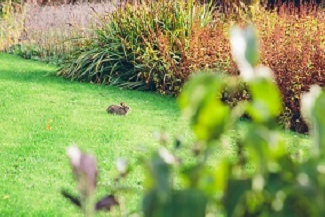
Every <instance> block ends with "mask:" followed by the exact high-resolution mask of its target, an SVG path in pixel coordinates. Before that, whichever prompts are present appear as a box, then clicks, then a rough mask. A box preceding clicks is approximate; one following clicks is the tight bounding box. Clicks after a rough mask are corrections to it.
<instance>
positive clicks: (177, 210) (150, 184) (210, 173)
mask: <svg viewBox="0 0 325 217" xmlns="http://www.w3.org/2000/svg"><path fill="white" fill-rule="evenodd" d="M231 45H232V54H233V58H234V60H235V62H236V63H237V65H238V68H239V70H240V72H241V78H240V79H242V80H244V81H245V82H246V83H247V85H248V90H249V91H250V94H251V96H252V100H251V101H249V102H247V101H242V102H240V103H239V104H238V105H237V106H235V107H233V108H231V107H229V106H228V105H226V104H224V103H223V102H222V98H221V97H220V96H221V93H222V90H223V89H224V87H225V86H227V87H228V88H231V89H236V88H238V79H239V78H236V77H227V76H224V75H213V74H200V75H197V76H194V77H193V78H192V79H190V81H189V82H188V83H187V84H186V85H185V87H184V90H183V92H182V93H181V95H180V97H179V100H178V101H179V105H180V107H181V109H182V111H183V114H184V115H185V116H186V117H187V118H188V120H189V121H190V126H191V128H192V130H193V132H194V134H195V138H196V141H195V142H194V145H193V149H192V150H193V152H192V157H193V159H195V160H194V161H191V162H186V161H184V160H183V159H182V156H181V155H180V153H181V152H182V149H181V147H182V144H181V142H180V141H178V142H176V146H175V147H174V148H175V150H174V151H173V152H170V151H168V149H166V148H165V147H161V148H159V149H158V150H157V151H154V152H153V154H152V156H151V158H150V159H146V158H145V159H143V165H144V167H145V169H146V171H147V173H146V179H145V185H144V192H143V193H144V196H143V199H142V212H143V214H144V216H146V217H156V216H177V217H186V216H193V217H201V216H202V217H203V216H206V215H212V216H219V215H224V216H229V217H231V216H232V217H234V216H235V217H239V216H315V217H318V216H323V215H324V214H325V209H324V206H323V204H324V202H325V195H324V187H325V179H324V177H325V173H324V163H323V162H324V156H325V155H324V153H325V149H324V148H325V147H324V146H325V117H324V115H323V114H322V112H323V108H324V106H325V91H322V89H321V88H320V87H319V86H313V87H312V88H311V90H310V92H309V93H306V94H304V95H303V96H302V101H301V103H302V109H303V110H302V113H303V114H304V115H305V118H306V120H307V122H308V123H309V124H310V127H311V129H312V132H313V136H314V137H313V138H314V140H313V142H314V143H313V144H312V146H311V147H310V148H311V150H312V151H311V155H310V156H308V157H305V158H303V157H302V156H301V153H299V152H298V153H297V155H294V156H293V155H292V154H290V152H289V151H288V149H287V147H286V144H285V141H284V140H283V139H282V138H281V136H280V134H279V131H278V130H279V129H278V127H277V126H278V125H277V120H276V119H277V116H278V115H279V114H280V112H281V109H282V99H281V95H280V91H279V90H278V88H277V86H276V84H275V81H274V77H273V76H274V75H273V74H272V71H271V70H270V69H269V68H267V67H261V66H257V64H256V63H257V62H258V53H257V46H256V45H257V42H256V36H255V32H254V29H252V28H247V29H245V30H242V29H239V28H235V29H233V30H232V35H231ZM243 113H248V114H249V115H250V116H251V117H252V122H251V123H250V124H249V125H248V126H247V128H246V130H245V132H243V134H242V135H241V136H239V135H238V136H236V139H235V143H234V145H235V150H236V158H229V156H226V155H224V154H223V153H224V152H226V151H227V149H229V145H230V144H229V140H227V138H226V137H225V135H226V133H227V132H228V130H233V131H234V132H239V129H238V128H237V126H238V125H237V124H236V123H237V122H238V120H239V119H240V117H241V116H242V114H243ZM161 139H162V142H163V143H164V144H165V145H166V141H164V139H163V138H161ZM183 150H184V149H183ZM216 150H217V151H218V152H220V153H221V155H220V156H219V157H218V158H215V156H216V155H215V153H214V152H215V151H216ZM77 152H78V151H77ZM79 155H80V154H79ZM73 156H74V157H73ZM75 156H76V155H75V154H71V153H70V158H71V162H74V160H78V161H79V160H80V163H75V165H74V169H75V170H78V171H80V173H79V174H80V175H79V179H78V180H77V181H78V182H79V184H78V186H79V191H80V189H82V191H80V193H81V195H84V197H86V198H87V197H91V195H85V194H83V193H82V192H84V191H85V189H86V190H87V189H88V190H90V189H92V188H93V186H92V184H91V183H93V182H92V180H94V177H96V174H97V173H96V169H95V167H85V166H83V163H81V162H83V160H84V159H82V158H80V157H77V158H75ZM88 157H90V156H89V155H88ZM85 162H87V161H85ZM123 165H124V166H121V165H119V166H118V168H119V171H120V172H121V174H120V178H119V179H117V180H116V182H120V179H123V178H125V177H126V175H127V173H128V171H129V170H128V169H127V165H126V163H124V164H123ZM248 167H251V170H248V169H247V168H248ZM121 168H122V169H121ZM130 174H132V172H131V173H130ZM82 175H84V176H82ZM85 183H86V184H85ZM87 183H88V184H87ZM80 186H81V187H82V188H80ZM86 192H88V191H86ZM116 194H118V193H116ZM88 201H89V200H88ZM127 203H128V202H126V205H125V204H124V205H123V206H127ZM115 205H116V204H115ZM91 207H92V206H90V208H91Z"/></svg>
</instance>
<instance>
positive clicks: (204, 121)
mask: <svg viewBox="0 0 325 217" xmlns="http://www.w3.org/2000/svg"><path fill="white" fill-rule="evenodd" d="M222 85H223V84H222V77H217V76H216V75H212V74H200V75H197V76H195V77H193V78H192V79H191V80H190V81H189V83H188V84H187V85H186V86H185V88H184V90H183V92H182V93H181V95H180V97H179V104H180V107H181V109H182V110H183V113H184V114H185V115H186V116H188V117H189V118H190V120H191V125H192V129H193V131H194V132H195V134H196V136H197V138H198V140H207V141H210V140H213V139H218V138H219V137H220V135H221V134H222V133H223V132H224V131H225V129H226V127H227V123H228V122H229V117H230V108H229V107H228V106H226V105H224V104H223V103H222V102H221V100H220V96H221V89H222Z"/></svg>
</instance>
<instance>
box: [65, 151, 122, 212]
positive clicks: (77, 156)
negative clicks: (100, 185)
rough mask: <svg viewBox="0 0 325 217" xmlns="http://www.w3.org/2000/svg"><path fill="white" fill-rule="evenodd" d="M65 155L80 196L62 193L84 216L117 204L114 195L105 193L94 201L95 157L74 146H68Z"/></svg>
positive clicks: (95, 181) (95, 182) (95, 183)
mask: <svg viewBox="0 0 325 217" xmlns="http://www.w3.org/2000/svg"><path fill="white" fill-rule="evenodd" d="M67 155H68V156H69V158H70V162H71V166H72V169H73V173H74V177H75V179H76V181H77V183H78V187H77V189H78V191H79V194H80V196H79V197H76V196H73V195H71V194H70V193H68V192H67V191H65V190H63V191H62V195H63V196H64V197H66V198H67V199H69V200H70V201H71V202H72V203H73V204H75V205H77V206H78V207H80V208H81V210H82V212H83V213H84V214H85V216H92V215H93V214H94V212H95V211H99V210H107V211H109V210H110V209H111V207H112V206H118V205H119V203H118V202H117V200H116V198H115V197H114V195H112V194H111V195H107V196H105V197H103V198H102V199H100V200H99V201H98V202H95V198H94V196H95V192H96V187H97V163H96V158H95V157H94V156H92V155H90V154H84V153H82V152H81V151H80V150H79V148H77V147H76V146H71V147H69V148H68V151H67Z"/></svg>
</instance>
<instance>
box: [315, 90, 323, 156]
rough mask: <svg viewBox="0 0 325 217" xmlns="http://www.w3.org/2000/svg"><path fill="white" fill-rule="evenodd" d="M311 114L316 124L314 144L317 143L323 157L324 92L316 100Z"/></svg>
mask: <svg viewBox="0 0 325 217" xmlns="http://www.w3.org/2000/svg"><path fill="white" fill-rule="evenodd" d="M312 114H313V116H314V117H315V122H316V129H315V130H316V136H317V141H316V143H318V144H317V145H318V147H319V148H320V151H321V153H322V156H323V157H325V115H324V114H325V91H323V92H322V93H321V94H320V96H319V97H318V98H317V100H316V102H315V105H314V108H313V111H312Z"/></svg>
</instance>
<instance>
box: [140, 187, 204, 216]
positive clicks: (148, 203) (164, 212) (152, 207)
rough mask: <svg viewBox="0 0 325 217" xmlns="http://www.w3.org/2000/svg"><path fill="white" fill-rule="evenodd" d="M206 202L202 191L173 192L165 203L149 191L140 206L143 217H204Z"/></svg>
mask: <svg viewBox="0 0 325 217" xmlns="http://www.w3.org/2000/svg"><path fill="white" fill-rule="evenodd" d="M207 201H208V200H207V197H206V196H205V195H204V194H203V193H202V191H199V190H195V189H186V190H179V191H177V190H175V191H173V192H172V194H171V197H170V200H168V201H166V202H161V201H160V200H159V199H158V196H157V192H156V191H151V192H149V193H148V194H146V195H145V197H144V199H143V203H142V206H143V212H144V216H145V217H204V216H205V210H206V205H207Z"/></svg>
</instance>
